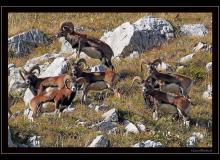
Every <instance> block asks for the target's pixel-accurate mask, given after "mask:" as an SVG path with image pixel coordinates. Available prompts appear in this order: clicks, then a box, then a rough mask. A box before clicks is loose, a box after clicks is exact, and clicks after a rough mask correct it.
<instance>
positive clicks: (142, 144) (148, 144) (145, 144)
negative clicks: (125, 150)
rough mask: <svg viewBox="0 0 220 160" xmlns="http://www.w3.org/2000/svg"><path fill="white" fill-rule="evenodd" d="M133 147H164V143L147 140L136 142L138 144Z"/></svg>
mask: <svg viewBox="0 0 220 160" xmlns="http://www.w3.org/2000/svg"><path fill="white" fill-rule="evenodd" d="M131 147H138V148H144V147H146V148H149V147H152V148H156V147H163V145H162V144H161V143H160V142H154V141H151V140H147V141H145V142H144V141H142V142H139V143H136V144H134V145H132V146H131Z"/></svg>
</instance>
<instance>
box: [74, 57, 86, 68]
mask: <svg viewBox="0 0 220 160" xmlns="http://www.w3.org/2000/svg"><path fill="white" fill-rule="evenodd" d="M80 63H84V64H85V65H86V60H85V59H84V58H80V59H79V60H77V61H76V65H77V66H78V65H79V64H80Z"/></svg>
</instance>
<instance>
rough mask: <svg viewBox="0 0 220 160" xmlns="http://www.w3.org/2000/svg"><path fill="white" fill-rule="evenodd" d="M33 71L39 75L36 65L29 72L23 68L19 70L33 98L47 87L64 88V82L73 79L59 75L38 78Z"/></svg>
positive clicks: (38, 68)
mask: <svg viewBox="0 0 220 160" xmlns="http://www.w3.org/2000/svg"><path fill="white" fill-rule="evenodd" d="M35 70H37V71H38V74H40V67H39V66H38V65H35V66H33V67H32V68H31V69H30V70H29V71H26V70H25V69H24V68H20V69H19V73H20V76H21V77H22V79H23V80H24V81H25V83H26V84H27V85H28V87H29V89H30V90H31V92H32V94H33V95H34V96H36V95H39V94H41V93H43V92H44V91H45V89H46V88H48V87H57V88H58V89H62V88H64V86H65V84H64V82H65V81H66V80H70V81H72V80H73V79H74V77H71V76H70V75H65V74H64V75H59V76H54V77H44V78H38V77H37V76H36V75H35V72H34V71H35Z"/></svg>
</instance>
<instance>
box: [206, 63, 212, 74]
mask: <svg viewBox="0 0 220 160" xmlns="http://www.w3.org/2000/svg"><path fill="white" fill-rule="evenodd" d="M205 67H206V71H207V72H211V71H212V62H209V63H207V64H206V66H205Z"/></svg>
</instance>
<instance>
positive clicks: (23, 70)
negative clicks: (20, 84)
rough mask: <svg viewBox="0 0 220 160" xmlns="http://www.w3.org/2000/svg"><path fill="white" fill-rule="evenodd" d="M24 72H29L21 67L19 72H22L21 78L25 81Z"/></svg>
mask: <svg viewBox="0 0 220 160" xmlns="http://www.w3.org/2000/svg"><path fill="white" fill-rule="evenodd" d="M22 73H24V74H25V75H26V74H27V71H26V70H25V69H24V68H20V69H19V74H20V76H21V78H22V79H23V80H24V81H25V78H24V76H23V74H22Z"/></svg>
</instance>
